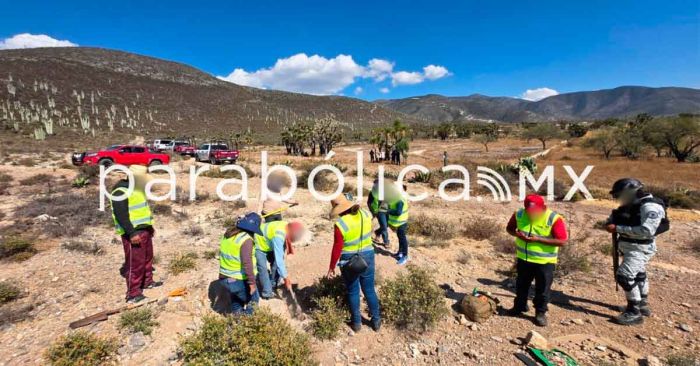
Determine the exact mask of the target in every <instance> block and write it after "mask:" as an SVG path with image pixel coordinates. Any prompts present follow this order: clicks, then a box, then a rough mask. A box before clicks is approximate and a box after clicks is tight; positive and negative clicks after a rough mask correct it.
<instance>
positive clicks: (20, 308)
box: [0, 296, 35, 326]
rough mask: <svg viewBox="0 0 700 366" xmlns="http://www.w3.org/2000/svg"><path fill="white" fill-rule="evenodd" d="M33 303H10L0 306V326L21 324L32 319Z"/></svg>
mask: <svg viewBox="0 0 700 366" xmlns="http://www.w3.org/2000/svg"><path fill="white" fill-rule="evenodd" d="M20 297H21V296H20ZM34 309H35V304H33V303H24V304H23V303H20V302H19V301H17V302H10V303H7V304H5V305H3V306H0V326H3V325H6V324H12V323H16V322H21V321H24V320H27V319H31V318H32V317H33V313H32V311H33V310H34Z"/></svg>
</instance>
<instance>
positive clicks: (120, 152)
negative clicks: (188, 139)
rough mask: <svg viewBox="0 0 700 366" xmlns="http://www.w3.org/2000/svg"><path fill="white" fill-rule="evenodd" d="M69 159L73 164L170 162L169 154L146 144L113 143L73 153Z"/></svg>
mask: <svg viewBox="0 0 700 366" xmlns="http://www.w3.org/2000/svg"><path fill="white" fill-rule="evenodd" d="M71 160H72V161H73V164H74V165H95V164H100V165H104V166H110V165H112V164H121V165H148V166H153V165H161V164H166V165H167V164H170V156H169V155H168V154H164V153H159V152H155V151H153V150H150V149H149V148H148V147H146V146H140V145H113V146H110V147H108V148H106V149H104V150H99V151H96V152H93V151H86V152H84V153H75V154H73V156H72V158H71Z"/></svg>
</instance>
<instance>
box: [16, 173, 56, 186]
mask: <svg viewBox="0 0 700 366" xmlns="http://www.w3.org/2000/svg"><path fill="white" fill-rule="evenodd" d="M52 181H53V177H52V176H50V175H48V174H46V173H41V174H36V175H32V176H31V177H28V178H24V179H20V181H19V184H20V185H22V186H33V185H37V184H49V183H51V182H52Z"/></svg>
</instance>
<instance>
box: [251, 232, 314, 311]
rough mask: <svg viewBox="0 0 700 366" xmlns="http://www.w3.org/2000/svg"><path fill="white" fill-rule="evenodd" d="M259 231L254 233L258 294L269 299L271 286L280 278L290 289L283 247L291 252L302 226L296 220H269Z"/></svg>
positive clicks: (300, 235)
mask: <svg viewBox="0 0 700 366" xmlns="http://www.w3.org/2000/svg"><path fill="white" fill-rule="evenodd" d="M260 231H261V233H262V235H255V257H256V260H257V269H258V282H259V283H260V287H262V290H261V291H262V293H261V294H260V296H261V297H262V298H263V299H269V298H272V297H273V296H274V294H273V290H274V289H273V287H276V286H277V284H278V283H279V281H280V280H282V281H284V286H285V287H286V288H287V289H288V290H291V289H292V281H291V279H290V278H289V274H288V273H287V266H286V265H285V261H284V254H285V249H286V250H287V252H288V253H289V252H291V249H292V243H294V242H297V241H299V240H301V238H302V237H303V235H304V227H303V226H302V225H301V223H298V222H290V223H287V222H286V221H271V222H267V223H265V224H263V225H262V226H261V227H260ZM268 263H269V264H270V269H269V270H268V267H267V266H268ZM273 285H274V286H273Z"/></svg>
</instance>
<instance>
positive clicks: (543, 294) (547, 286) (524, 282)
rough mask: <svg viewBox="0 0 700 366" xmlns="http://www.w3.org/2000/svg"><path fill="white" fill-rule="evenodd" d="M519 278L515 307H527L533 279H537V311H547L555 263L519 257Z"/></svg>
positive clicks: (522, 308) (535, 301)
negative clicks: (525, 259)
mask: <svg viewBox="0 0 700 366" xmlns="http://www.w3.org/2000/svg"><path fill="white" fill-rule="evenodd" d="M517 269H518V279H517V280H516V282H515V288H516V289H515V292H516V296H515V308H516V309H519V310H522V311H524V310H525V309H527V297H528V293H529V292H530V285H531V284H532V280H535V299H534V301H533V302H534V304H535V311H537V312H542V313H544V312H546V311H547V304H548V303H549V298H550V297H551V293H552V291H551V287H552V279H553V278H554V264H553V263H549V264H537V263H531V262H526V261H524V260H522V259H518V264H517Z"/></svg>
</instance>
